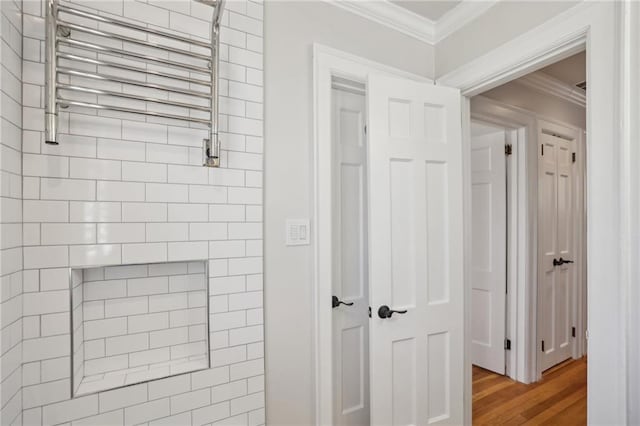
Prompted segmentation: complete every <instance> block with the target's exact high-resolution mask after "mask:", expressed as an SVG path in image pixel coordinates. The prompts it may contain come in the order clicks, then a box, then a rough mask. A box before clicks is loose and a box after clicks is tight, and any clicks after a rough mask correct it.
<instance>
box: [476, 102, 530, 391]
mask: <svg viewBox="0 0 640 426" xmlns="http://www.w3.org/2000/svg"><path fill="white" fill-rule="evenodd" d="M471 105H472V107H471V108H472V109H471V118H472V119H474V120H479V121H482V122H486V123H491V124H494V125H497V126H500V127H503V128H506V129H508V130H510V131H511V132H515V133H517V140H516V141H512V147H513V151H512V158H511V160H510V161H511V162H510V164H509V167H508V169H509V170H508V173H509V174H508V176H507V182H508V194H507V204H508V208H509V214H508V215H507V224H508V225H507V241H508V244H507V245H508V247H507V271H508V274H507V285H508V288H509V294H508V300H507V304H508V305H509V306H510V309H508V311H507V335H506V337H507V338H509V339H511V351H510V352H509V353H508V354H507V366H508V368H507V375H508V376H509V377H511V378H512V379H514V380H517V381H519V382H522V383H531V382H533V381H535V380H536V377H537V373H536V369H535V360H536V354H535V346H536V345H535V341H536V329H535V300H536V298H535V288H536V284H535V283H536V277H537V270H536V266H535V265H536V264H537V251H536V239H535V238H534V237H533V238H532V236H535V235H536V229H537V228H536V227H537V212H536V210H535V204H534V205H533V206H531V203H530V200H531V199H532V198H531V197H536V194H537V185H535V184H532V182H533V183H535V182H536V179H537V176H538V172H537V161H536V159H537V156H536V153H537V150H536V146H537V142H536V140H537V127H536V120H535V118H534V116H533V115H532V114H531V113H530V112H527V111H524V110H521V109H519V108H516V107H513V106H510V105H504V104H502V103H500V102H497V101H494V100H492V99H489V98H486V97H483V96H477V97H474V98H473V100H472V101H471ZM527 148H528V150H527ZM531 158H533V159H534V160H533V161H531ZM532 324H533V327H530V325H532Z"/></svg>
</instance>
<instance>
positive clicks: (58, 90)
mask: <svg viewBox="0 0 640 426" xmlns="http://www.w3.org/2000/svg"><path fill="white" fill-rule="evenodd" d="M195 1H198V2H200V3H204V4H206V5H209V6H211V7H212V8H213V18H212V22H211V38H210V40H208V41H203V40H199V39H195V38H190V37H186V36H184V35H179V34H178V33H175V32H170V31H166V30H162V29H156V28H155V27H151V26H147V25H144V24H141V23H135V21H131V20H125V19H126V18H113V17H110V16H103V15H100V14H97V13H94V12H88V11H85V10H81V9H77V8H75V7H72V6H71V5H68V4H67V3H62V2H59V1H58V0H48V1H47V12H46V44H45V142H46V143H48V144H53V145H57V144H58V113H59V111H60V108H69V107H77V108H87V109H93V110H107V111H116V112H122V113H131V114H138V115H143V116H147V117H157V118H164V119H170V120H180V121H183V122H186V123H192V124H193V125H194V126H195V127H206V128H208V129H209V132H208V133H209V137H208V139H205V140H204V141H203V156H204V161H203V163H204V165H205V166H209V167H218V166H219V165H220V139H219V137H218V73H219V66H218V64H219V51H220V19H221V17H222V11H223V10H224V0H195Z"/></svg>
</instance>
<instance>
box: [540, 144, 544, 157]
mask: <svg viewBox="0 0 640 426" xmlns="http://www.w3.org/2000/svg"><path fill="white" fill-rule="evenodd" d="M540 155H544V144H543V145H540Z"/></svg>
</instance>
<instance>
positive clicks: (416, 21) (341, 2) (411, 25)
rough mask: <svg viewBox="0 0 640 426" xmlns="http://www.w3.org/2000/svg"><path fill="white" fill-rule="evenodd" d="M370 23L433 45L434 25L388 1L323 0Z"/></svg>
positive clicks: (428, 20)
mask: <svg viewBox="0 0 640 426" xmlns="http://www.w3.org/2000/svg"><path fill="white" fill-rule="evenodd" d="M325 1H327V2H328V3H329V4H332V5H334V6H337V7H340V8H342V9H344V10H348V11H349V12H351V13H355V14H356V15H358V16H361V17H363V18H365V19H368V20H370V21H373V22H376V23H378V24H381V25H384V26H385V27H388V28H391V29H393V30H396V31H399V32H401V33H403V34H406V35H408V36H411V37H413V38H416V39H418V40H420V41H424V42H425V43H429V44H434V41H435V23H434V22H433V21H431V20H430V19H427V18H425V17H423V16H420V15H418V14H417V13H413V12H411V11H410V10H408V9H405V8H404V7H401V6H398V5H397V4H393V3H391V2H389V1H386V0H385V1H348V0H338V1H336V0H325Z"/></svg>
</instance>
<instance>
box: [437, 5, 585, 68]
mask: <svg viewBox="0 0 640 426" xmlns="http://www.w3.org/2000/svg"><path fill="white" fill-rule="evenodd" d="M578 3H579V2H577V1H510V2H507V1H501V2H498V3H497V4H496V5H495V6H493V7H492V8H491V9H489V10H488V11H487V12H486V13H484V14H483V15H481V16H479V17H478V18H476V19H475V20H473V21H471V22H470V23H469V24H467V25H466V26H464V27H463V28H461V29H460V30H458V31H456V32H454V33H453V34H451V35H450V36H448V37H447V38H445V39H444V40H442V41H440V42H439V43H438V44H437V45H436V70H435V75H436V78H437V77H440V76H442V75H444V74H446V73H448V72H449V71H453V70H454V69H456V68H458V67H460V66H461V65H463V64H465V63H467V62H470V61H471V60H473V59H475V58H478V57H480V56H482V55H483V54H485V53H487V52H489V51H490V50H492V49H494V48H496V47H498V46H500V45H501V44H503V43H506V42H507V41H509V40H511V39H513V38H515V37H517V36H518V35H520V34H524V33H526V32H527V31H529V30H531V29H532V28H534V27H536V26H538V25H540V24H542V23H544V22H545V21H547V20H549V19H551V18H553V17H554V16H556V15H558V14H559V13H561V12H562V11H564V10H566V9H569V8H570V7H571V6H574V5H576V4H578Z"/></svg>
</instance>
